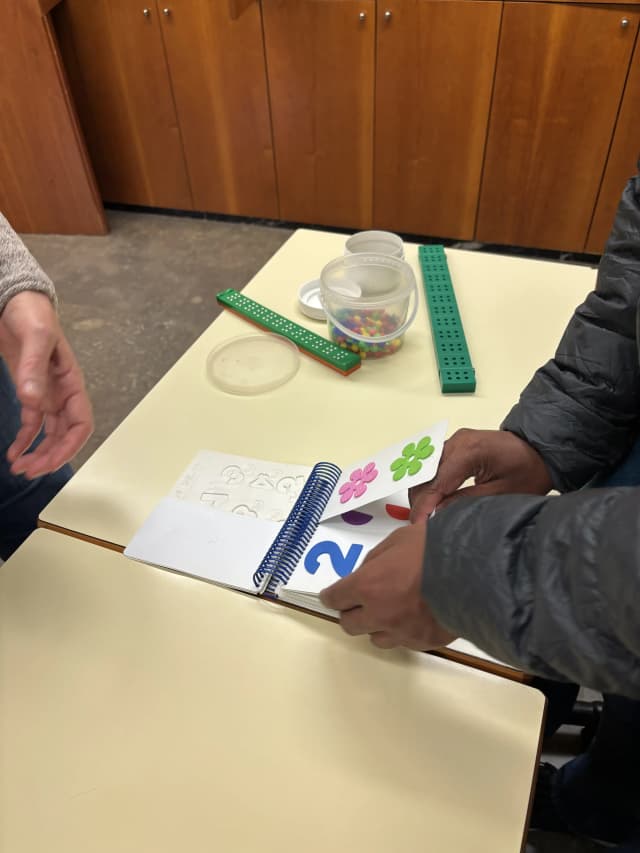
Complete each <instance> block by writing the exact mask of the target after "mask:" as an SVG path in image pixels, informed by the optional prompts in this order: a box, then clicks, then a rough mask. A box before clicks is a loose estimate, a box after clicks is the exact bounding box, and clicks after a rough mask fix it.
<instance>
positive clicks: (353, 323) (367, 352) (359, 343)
mask: <svg viewBox="0 0 640 853" xmlns="http://www.w3.org/2000/svg"><path fill="white" fill-rule="evenodd" d="M336 320H337V321H338V322H339V323H340V324H341V325H342V326H344V327H345V328H347V329H350V330H351V331H352V332H353V333H354V335H355V336H356V337H350V336H348V335H346V334H345V333H344V332H343V331H342V330H341V329H339V328H338V327H337V326H335V325H334V324H333V323H331V322H329V334H330V335H331V339H332V340H333V341H334V342H335V343H337V344H338V345H339V346H341V347H343V348H344V349H349V350H351V351H352V352H359V353H360V357H361V358H382V357H383V356H386V355H393V353H394V352H397V351H398V350H399V349H400V347H401V346H402V337H397V338H392V339H391V340H390V341H382V342H376V338H381V337H386V336H388V335H392V334H393V333H394V332H395V331H396V329H398V328H399V327H400V326H401V325H402V320H401V319H398V318H397V317H394V316H393V315H392V314H389V313H388V312H387V311H385V310H384V309H382V308H376V309H374V310H371V311H365V310H361V311H359V312H358V313H357V314H354V313H353V312H352V311H348V310H344V311H340V313H339V314H338V316H337V317H336ZM363 339H364V340H363Z"/></svg>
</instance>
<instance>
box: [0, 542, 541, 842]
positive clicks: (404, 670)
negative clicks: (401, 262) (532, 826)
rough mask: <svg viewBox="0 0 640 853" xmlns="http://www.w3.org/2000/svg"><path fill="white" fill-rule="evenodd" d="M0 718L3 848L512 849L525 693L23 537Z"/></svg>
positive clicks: (92, 553) (517, 836)
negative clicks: (382, 651) (380, 649)
mask: <svg viewBox="0 0 640 853" xmlns="http://www.w3.org/2000/svg"><path fill="white" fill-rule="evenodd" d="M0 707H1V708H2V714H1V715H0V815H1V816H2V819H1V820H0V849H2V850H6V851H11V853H42V851H43V850H46V851H47V853H87V851H91V853H176V851H178V850H185V851H186V850H188V851H189V853H205V851H206V853H210V851H212V850H216V851H224V853H289V851H290V853H299V851H301V850H304V851H305V853H326V851H327V850H337V851H349V853H388V852H389V851H390V850H393V851H394V853H409V851H411V853H414V851H415V850H417V849H421V848H422V849H425V850H426V849H429V850H452V851H456V853H476V851H477V850H478V849H480V848H482V849H484V848H485V847H486V846H487V845H489V846H490V848H491V850H492V853H514V851H517V850H519V849H521V846H522V843H523V834H524V830H525V824H526V815H527V808H528V803H529V798H530V791H531V785H532V778H533V775H534V771H535V767H536V763H537V759H538V753H539V739H540V731H541V723H542V717H543V712H544V698H543V696H542V694H540V693H539V692H538V691H536V690H533V689H532V688H529V687H526V686H524V685H521V684H516V683H514V682H511V681H508V680H506V679H502V678H499V677H497V676H493V675H489V674H487V673H483V672H479V671H476V670H473V669H469V668H467V667H463V666H460V665H458V664H455V663H451V662H448V661H444V660H440V659H438V658H435V657H432V656H429V655H420V654H416V653H413V652H408V651H406V650H405V651H402V650H397V651H394V652H386V653H381V652H380V651H379V650H376V649H374V648H373V647H372V646H371V645H370V644H369V643H368V641H367V640H366V639H362V638H361V639H358V640H354V639H353V638H350V637H346V636H344V635H343V634H342V633H341V631H340V630H339V628H338V627H337V626H335V625H333V624H331V623H328V622H325V621H323V620H320V619H316V618H314V617H312V616H307V615H305V614H302V613H298V612H296V611H292V610H288V609H286V608H283V607H279V606H278V605H275V604H272V603H270V602H267V601H260V600H255V599H253V598H246V597H243V596H241V595H231V594H229V592H228V591H226V590H223V589H219V588H217V587H215V586H212V585H208V584H200V583H194V582H193V581H191V580H190V579H189V578H186V577H183V576H181V575H178V574H172V573H168V572H159V571H157V570H155V569H153V568H152V567H150V566H145V565H142V564H138V563H132V562H131V561H128V560H126V559H125V558H124V557H123V556H122V555H121V554H118V553H115V552H114V551H112V550H109V549H106V548H100V547H97V546H96V545H94V544H91V543H87V542H84V541H81V540H79V539H75V538H72V537H69V536H62V535H60V534H59V533H54V532H50V531H47V530H38V531H36V532H35V533H34V534H33V535H32V536H31V537H30V538H29V539H28V540H27V542H26V543H25V544H24V545H23V546H22V547H21V548H20V549H19V550H18V551H17V552H16V553H15V554H14V555H13V557H12V558H11V559H10V560H9V561H8V562H7V563H6V564H5V565H4V566H2V568H1V569H0Z"/></svg>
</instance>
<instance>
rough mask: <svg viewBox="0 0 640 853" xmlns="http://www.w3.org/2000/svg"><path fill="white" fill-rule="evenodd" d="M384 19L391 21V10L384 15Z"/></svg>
mask: <svg viewBox="0 0 640 853" xmlns="http://www.w3.org/2000/svg"><path fill="white" fill-rule="evenodd" d="M384 19H385V21H390V20H391V9H387V11H386V12H385V13H384Z"/></svg>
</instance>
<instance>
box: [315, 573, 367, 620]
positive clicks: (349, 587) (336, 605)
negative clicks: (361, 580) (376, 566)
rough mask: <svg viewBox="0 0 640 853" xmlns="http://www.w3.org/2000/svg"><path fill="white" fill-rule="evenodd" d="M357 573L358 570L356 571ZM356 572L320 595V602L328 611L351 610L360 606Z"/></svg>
mask: <svg viewBox="0 0 640 853" xmlns="http://www.w3.org/2000/svg"><path fill="white" fill-rule="evenodd" d="M358 571H359V570H358ZM357 585H358V581H357V572H355V573H353V574H350V575H347V577H346V578H342V580H339V581H338V582H337V583H334V584H332V585H331V586H328V587H327V588H326V589H323V590H322V592H321V593H320V601H321V602H322V603H323V604H324V606H325V607H328V608H329V609H330V610H339V611H342V610H351V609H352V608H354V607H358V606H359V605H360V603H361V602H360V596H359V595H358V594H357Z"/></svg>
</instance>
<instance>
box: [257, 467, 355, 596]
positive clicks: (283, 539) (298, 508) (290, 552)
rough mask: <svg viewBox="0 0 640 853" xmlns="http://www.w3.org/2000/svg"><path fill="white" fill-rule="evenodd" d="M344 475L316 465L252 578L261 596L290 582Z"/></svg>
mask: <svg viewBox="0 0 640 853" xmlns="http://www.w3.org/2000/svg"><path fill="white" fill-rule="evenodd" d="M341 473H342V471H341V469H340V468H338V466H337V465H334V464H333V463H332V462H318V463H317V465H314V467H313V470H312V471H311V473H310V474H309V477H308V479H307V482H306V483H305V484H304V487H303V489H302V491H301V492H300V494H299V495H298V500H297V501H296V502H295V504H294V505H293V509H292V510H291V512H290V513H289V515H288V516H287V519H286V521H285V522H284V524H283V525H282V527H281V528H280V531H279V533H278V535H277V536H276V538H275V539H274V540H273V544H272V545H271V547H270V548H269V550H268V551H267V553H266V555H265V557H264V559H263V560H262V562H261V563H260V565H259V567H258V569H257V571H256V572H255V573H254V575H253V582H254V584H255V585H256V587H258V588H259V590H258V591H259V592H261V593H266V594H267V595H275V594H276V592H277V589H278V587H279V586H281V585H282V584H284V583H286V582H287V581H288V580H289V578H290V577H291V575H292V574H293V571H294V569H295V567H296V566H297V565H298V563H299V562H300V559H301V557H302V555H303V554H304V552H305V550H306V548H307V546H308V544H309V542H310V541H311V537H312V536H313V534H314V533H315V531H316V528H317V527H318V524H319V523H320V519H321V518H322V513H323V512H324V509H325V507H326V505H327V503H328V501H329V498H330V497H331V495H332V493H333V490H334V489H335V487H336V485H337V483H338V480H339V479H340V474H341Z"/></svg>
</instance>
